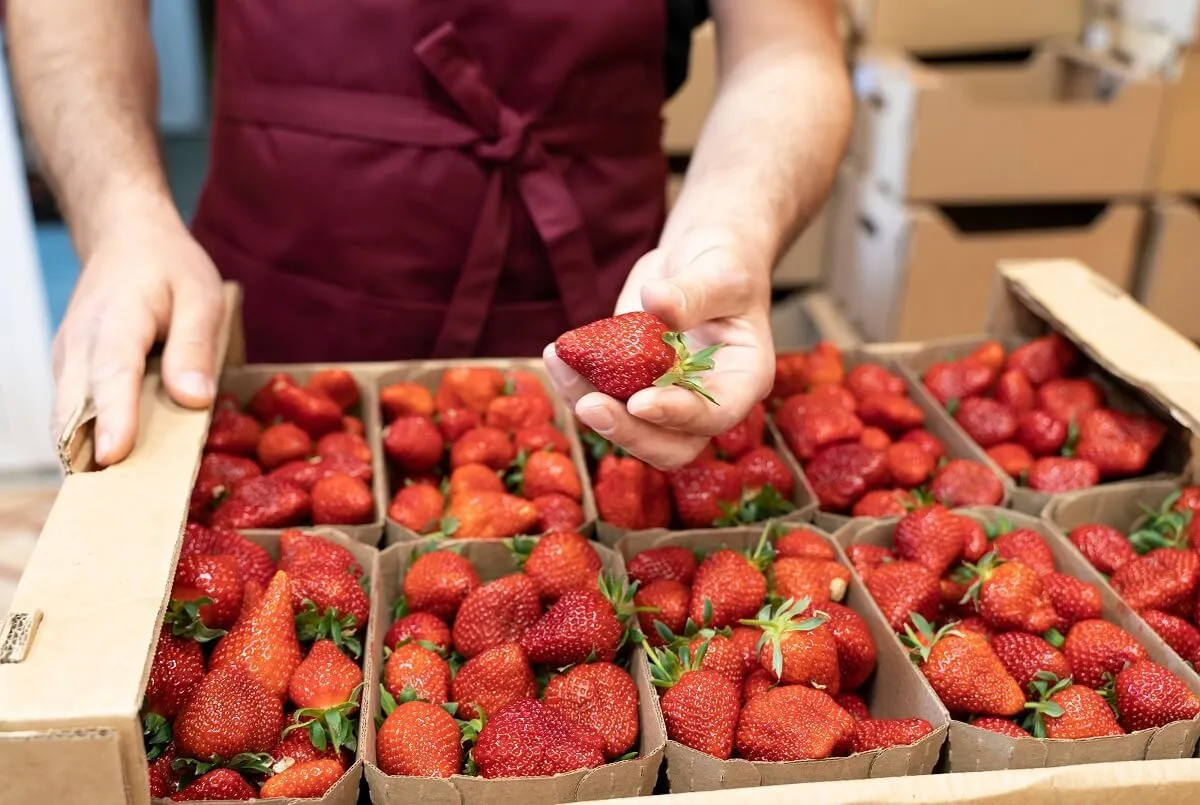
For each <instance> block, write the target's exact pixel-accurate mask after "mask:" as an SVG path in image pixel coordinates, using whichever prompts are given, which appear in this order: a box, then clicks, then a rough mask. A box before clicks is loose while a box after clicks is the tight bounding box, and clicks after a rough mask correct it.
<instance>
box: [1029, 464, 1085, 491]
mask: <svg viewBox="0 0 1200 805" xmlns="http://www.w3.org/2000/svg"><path fill="white" fill-rule="evenodd" d="M1027 483H1028V484H1029V488H1030V489H1036V490H1038V491H1039V492H1052V493H1053V492H1070V491H1072V490H1075V489H1087V488H1088V487H1091V486H1095V485H1096V484H1098V483H1100V471H1099V470H1098V469H1097V468H1096V465H1095V464H1093V463H1092V462H1090V461H1085V460H1083V459H1078V458H1057V457H1053V456H1052V457H1048V458H1039V459H1038V460H1037V461H1035V462H1033V467H1031V468H1030V470H1029V477H1028V478H1027Z"/></svg>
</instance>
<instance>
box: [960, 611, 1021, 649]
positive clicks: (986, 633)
mask: <svg viewBox="0 0 1200 805" xmlns="http://www.w3.org/2000/svg"><path fill="white" fill-rule="evenodd" d="M954 631H956V632H960V633H962V634H964V635H965V634H968V633H970V634H973V635H977V636H979V637H982V638H983V639H984V640H986V641H987V642H988V643H991V642H992V641H993V640H995V639H996V633H995V632H994V631H992V627H991V626H988V624H987V621H985V620H984V619H983V618H981V617H979V616H978V615H972V616H970V617H966V618H963V619H962V620H961V621H959V622H958V625H957V626H955V627H954ZM1016 634H1024V632H1017V633H1016Z"/></svg>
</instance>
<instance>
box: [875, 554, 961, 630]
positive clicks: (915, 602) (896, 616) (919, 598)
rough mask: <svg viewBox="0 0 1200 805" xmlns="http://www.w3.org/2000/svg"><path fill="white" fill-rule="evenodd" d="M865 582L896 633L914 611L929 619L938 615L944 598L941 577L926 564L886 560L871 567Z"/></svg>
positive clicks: (901, 628)
mask: <svg viewBox="0 0 1200 805" xmlns="http://www.w3.org/2000/svg"><path fill="white" fill-rule="evenodd" d="M863 583H864V584H866V586H867V592H869V593H870V594H871V597H872V598H874V599H875V603H876V604H878V605H879V608H880V609H881V610H883V615H884V617H885V618H887V622H888V625H890V626H891V627H892V629H894V630H895V631H897V632H899V631H902V630H903V629H904V628H905V625H906V624H907V623H908V622H909V615H910V614H912V613H917V614H918V615H920V616H922V617H924V618H925V619H926V620H930V621H932V620H935V619H936V618H937V616H938V610H939V609H940V608H941V598H942V593H941V587H940V585H939V584H938V576H937V573H934V572H933V571H932V570H929V569H928V568H926V567H925V566H924V565H919V564H917V563H916V562H905V561H895V562H887V563H885V564H882V565H880V566H879V567H877V568H875V569H874V570H872V571H871V573H870V574H869V575H868V576H867V577H866V578H865V579H864V580H863Z"/></svg>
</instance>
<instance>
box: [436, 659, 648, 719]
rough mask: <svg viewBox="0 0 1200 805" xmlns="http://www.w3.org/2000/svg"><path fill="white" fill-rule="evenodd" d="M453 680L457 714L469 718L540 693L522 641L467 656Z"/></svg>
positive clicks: (491, 712) (453, 695)
mask: <svg viewBox="0 0 1200 805" xmlns="http://www.w3.org/2000/svg"><path fill="white" fill-rule="evenodd" d="M452 684H453V688H452V692H451V696H452V698H453V699H454V701H456V702H458V713H457V714H456V715H458V716H459V717H461V718H467V719H472V718H479V715H480V713H481V712H482V713H483V716H484V717H485V718H486V717H487V716H489V715H492V714H495V713H498V712H500V711H501V710H503V709H504V708H505V707H508V705H510V704H512V703H513V702H515V701H520V700H521V699H533V698H536V697H537V680H536V679H534V676H533V669H532V668H531V667H530V665H529V656H528V655H527V654H526V653H525V650H524V649H523V648H521V646H520V644H518V643H502V644H500V645H498V646H495V647H493V648H490V649H488V650H487V651H485V652H483V653H482V654H477V655H476V656H474V657H472V658H471V659H469V660H467V662H466V663H465V664H464V665H463V667H462V668H459V669H458V673H457V674H455V675H454V682H453V683H452ZM633 701H635V702H636V701H637V697H636V695H635V696H634V699H633Z"/></svg>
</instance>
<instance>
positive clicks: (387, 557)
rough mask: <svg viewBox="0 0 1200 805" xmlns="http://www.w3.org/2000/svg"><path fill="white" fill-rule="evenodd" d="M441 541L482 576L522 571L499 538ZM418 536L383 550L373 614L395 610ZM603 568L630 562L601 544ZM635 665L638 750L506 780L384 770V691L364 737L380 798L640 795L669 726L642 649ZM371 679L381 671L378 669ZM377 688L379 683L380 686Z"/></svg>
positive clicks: (470, 802)
mask: <svg viewBox="0 0 1200 805" xmlns="http://www.w3.org/2000/svg"><path fill="white" fill-rule="evenodd" d="M439 544H440V545H444V546H446V547H460V548H461V549H462V555H463V556H465V557H466V558H467V559H470V560H471V562H472V564H474V565H475V568H476V570H478V571H479V575H480V578H482V579H483V580H484V581H490V580H493V579H497V578H499V577H501V576H505V575H508V574H510V573H516V572H518V568H517V565H516V563H515V562H514V560H513V558H512V555H511V554H510V553H509V551H508V549H507V548H506V547H505V546H504V544H503V543H501V542H499V541H498V540H440V541H439ZM415 547H416V545H414V544H413V543H407V544H397V545H392V546H391V547H389V548H387V549H385V550H384V551H383V552H382V553H381V554H380V555H379V566H378V568H379V576H378V579H379V580H378V582H377V583H376V585H375V593H376V594H375V599H374V612H373V614H372V616H371V617H372V620H373V621H374V622H376V623H379V624H382V623H383V622H384V621H387V620H388V618H389V617H390V610H391V605H392V602H393V601H394V600H395V598H396V596H397V595H398V594H399V593H400V585H401V581H402V579H403V578H404V574H405V573H406V572H407V570H408V566H409V564H410V563H411V560H412V555H413V550H414V548H415ZM595 547H596V551H597V552H598V553H599V554H600V559H601V562H602V565H603V568H604V569H605V570H606V571H608V572H611V573H614V574H615V575H616V576H617V577H618V578H624V576H625V564H624V562H623V561H622V560H621V557H620V555H618V554H617V553H616V552H614V551H611V550H609V549H608V548H605V547H604V546H603V545H598V546H595ZM385 632H386V627H384V628H383V629H379V630H376V631H375V632H373V633H372V642H371V644H370V647H369V648H368V649H367V650H368V651H369V652H370V654H371V657H372V658H373V660H374V663H375V667H376V668H378V669H380V670H382V667H383V666H382V657H383V636H384V634H385ZM630 673H631V674H632V675H633V678H634V682H636V683H637V686H638V695H639V697H640V700H641V701H640V713H641V724H640V731H639V742H640V743H639V752H638V757H636V758H633V759H631V760H622V761H617V762H614V763H608V764H605V765H604V766H601V767H599V768H597V769H589V770H581V771H576V772H570V773H568V774H559V775H556V776H554V777H524V778H512V779H503V780H484V779H482V778H479V777H469V776H466V775H462V774H458V775H455V776H453V777H451V778H450V779H448V780H437V779H425V778H417V777H395V776H390V775H387V774H384V773H383V772H382V771H381V770H380V769H379V767H378V766H376V765H375V718H374V716H375V715H376V714H378V713H379V702H378V697H375V700H374V701H373V702H372V705H371V706H372V707H373V708H374V709H373V710H372V711H371V717H370V718H364V719H363V725H364V733H365V738H364V740H363V746H364V755H363V757H364V759H365V762H366V778H367V785H368V786H369V788H370V791H371V801H372V802H373V803H374V804H375V805H401V804H402V803H403V805H407V804H408V803H411V802H421V803H439V804H444V805H488V804H489V803H505V802H512V801H519V802H522V803H529V805H555V803H560V802H575V801H578V800H582V799H610V798H613V797H634V796H640V795H648V794H650V793H652V792H653V790H654V785H655V783H656V782H657V780H658V770H659V766H660V765H661V764H662V759H663V747H664V744H665V742H666V727H665V726H664V725H663V722H662V715H661V714H660V713H659V712H658V694H657V693H656V692H655V691H654V688H653V686H652V685H651V684H650V666H649V664H648V663H647V662H646V655H645V654H644V653H643V652H642V651H641V649H637V650H635V651H634V652H633V654H632V659H631V662H630ZM372 679H373V680H377V679H378V672H377V673H376V676H375V677H372ZM374 687H375V689H378V685H375V686H374Z"/></svg>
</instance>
